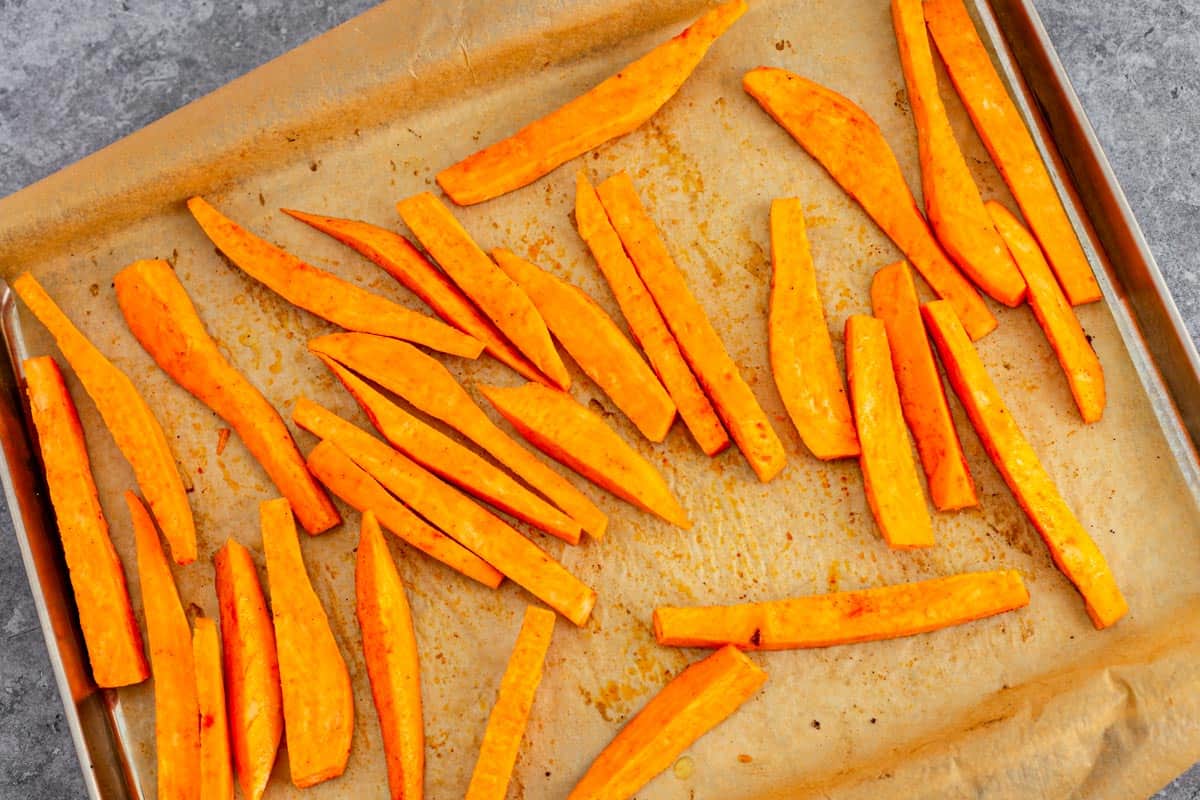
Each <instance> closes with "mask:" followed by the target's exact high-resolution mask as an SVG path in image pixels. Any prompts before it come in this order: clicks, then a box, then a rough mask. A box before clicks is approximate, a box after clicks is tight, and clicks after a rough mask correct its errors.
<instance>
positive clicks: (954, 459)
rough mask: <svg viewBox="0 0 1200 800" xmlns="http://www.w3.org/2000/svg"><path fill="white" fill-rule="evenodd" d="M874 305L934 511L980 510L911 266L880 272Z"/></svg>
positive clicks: (873, 287) (873, 284) (897, 265)
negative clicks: (928, 333) (935, 359)
mask: <svg viewBox="0 0 1200 800" xmlns="http://www.w3.org/2000/svg"><path fill="white" fill-rule="evenodd" d="M871 306H872V307H873V308H874V310H875V316H876V317H877V318H879V319H880V320H882V321H883V324H884V328H885V329H886V330H887V339H888V347H889V348H891V352H892V366H893V367H894V368H895V371H896V385H897V387H898V388H899V389H900V406H901V408H902V409H903V410H904V420H905V421H906V422H907V423H908V429H909V430H910V431H912V435H913V439H915V440H916V443H917V454H918V455H920V457H921V466H922V467H923V468H924V470H925V478H926V480H927V481H928V482H929V496H930V497H931V498H932V499H933V504H934V506H935V507H937V508H938V510H940V511H950V510H952V509H957V508H969V507H971V506H976V505H979V497H978V496H977V495H976V493H975V481H974V480H972V478H971V470H970V468H969V467H968V466H967V457H966V456H965V455H963V450H962V442H960V441H959V438H958V431H957V430H956V429H955V427H954V418H953V417H951V416H950V404H949V403H948V402H946V389H945V388H944V387H943V386H942V377H941V375H939V374H938V368H937V363H936V362H935V361H934V360H933V348H932V347H931V346H930V344H929V337H928V336H926V334H925V325H924V323H922V322H921V306H920V302H919V301H918V300H917V287H916V286H915V285H913V279H912V273H910V272H909V271H908V265H907V264H905V263H904V262H903V261H898V262H896V263H895V264H892V265H890V266H887V267H884V268H883V269H881V270H879V271H878V272H876V273H875V278H874V280H872V281H871Z"/></svg>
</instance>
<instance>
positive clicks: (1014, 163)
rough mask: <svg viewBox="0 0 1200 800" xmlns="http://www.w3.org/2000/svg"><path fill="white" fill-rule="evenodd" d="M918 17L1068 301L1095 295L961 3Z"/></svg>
mask: <svg viewBox="0 0 1200 800" xmlns="http://www.w3.org/2000/svg"><path fill="white" fill-rule="evenodd" d="M925 21H926V23H928V25H929V32H930V33H931V34H933V41H934V44H936V45H937V49H938V52H939V53H941V54H942V60H943V61H945V62H946V71H947V72H949V73H950V81H951V82H952V83H953V84H954V88H955V90H956V91H957V92H958V96H959V97H960V98H962V101H963V105H964V106H966V107H967V114H968V115H970V117H971V122H972V123H974V125H975V130H976V131H978V132H979V138H980V139H982V140H983V144H984V146H985V147H987V150H988V153H990V154H991V156H992V161H994V162H996V166H997V167H998V168H999V170H1000V174H1001V175H1003V176H1004V181H1005V183H1007V184H1008V188H1009V189H1010V190H1012V194H1013V197H1014V198H1016V200H1017V205H1019V206H1020V207H1021V213H1022V214H1024V215H1025V219H1027V220H1028V221H1029V227H1031V228H1032V229H1033V232H1034V234H1035V235H1036V236H1037V238H1038V241H1039V242H1040V243H1041V245H1042V247H1043V249H1045V251H1046V255H1047V257H1048V258H1049V260H1050V264H1051V266H1053V267H1054V274H1055V275H1057V276H1058V282H1059V283H1061V284H1062V287H1063V291H1065V292H1066V294H1067V297H1068V298H1070V300H1071V305H1075V306H1077V305H1079V304H1081V303H1091V302H1094V301H1096V300H1099V299H1100V297H1101V294H1100V285H1099V284H1098V283H1096V277H1095V276H1094V275H1093V274H1092V268H1091V265H1090V264H1088V260H1087V256H1085V255H1084V254H1083V248H1082V247H1081V246H1080V244H1079V238H1078V237H1077V236H1076V235H1075V229H1074V227H1073V226H1072V225H1071V220H1070V219H1068V218H1067V212H1066V210H1065V209H1064V208H1063V204H1062V200H1061V199H1060V198H1059V196H1058V192H1057V190H1056V189H1055V188H1054V182H1053V181H1052V180H1051V178H1050V173H1049V172H1048V171H1047V170H1046V165H1045V164H1044V163H1043V162H1042V156H1041V154H1040V153H1039V152H1038V149H1037V145H1036V144H1034V142H1033V137H1032V136H1030V134H1029V129H1028V128H1026V127H1025V121H1024V120H1023V119H1021V112H1020V111H1018V110H1017V107H1016V105H1015V104H1014V103H1013V100H1012V98H1011V97H1010V96H1009V94H1008V90H1007V89H1006V88H1005V87H1004V82H1003V80H1001V78H1000V75H999V74H998V73H997V72H996V68H995V67H993V66H992V60H991V58H990V57H989V56H988V52H987V50H986V49H985V48H984V46H983V42H981V41H980V40H979V35H978V34H977V33H976V32H975V25H974V24H973V23H972V22H971V17H970V16H969V15H968V14H967V9H966V8H965V7H964V6H963V4H962V0H925Z"/></svg>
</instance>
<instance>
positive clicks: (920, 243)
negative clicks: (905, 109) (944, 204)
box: [742, 67, 996, 339]
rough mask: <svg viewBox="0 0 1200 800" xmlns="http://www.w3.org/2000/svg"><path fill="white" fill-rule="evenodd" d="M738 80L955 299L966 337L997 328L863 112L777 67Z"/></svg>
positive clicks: (941, 293)
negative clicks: (946, 252) (942, 243)
mask: <svg viewBox="0 0 1200 800" xmlns="http://www.w3.org/2000/svg"><path fill="white" fill-rule="evenodd" d="M742 86H743V87H744V88H745V90H746V92H748V93H749V94H750V96H751V97H753V98H754V99H755V100H757V101H758V104H759V105H761V106H762V107H763V110H764V111H766V112H767V113H768V114H770V115H771V117H772V118H774V120H775V121H776V122H778V123H779V124H780V125H781V126H782V127H783V129H784V130H786V131H787V132H788V133H790V134H791V135H792V138H793V139H795V140H796V141H797V142H798V143H799V144H800V146H801V147H803V148H804V149H805V150H807V151H808V154H809V155H810V156H812V157H813V158H814V159H816V160H817V161H818V162H819V163H820V164H821V166H823V167H824V168H825V169H826V170H827V171H828V172H829V175H830V176H831V177H832V178H833V179H834V180H835V181H837V182H838V184H839V185H840V186H841V187H842V188H843V189H844V190H845V191H846V193H847V194H849V195H850V196H851V197H852V198H854V199H855V200H856V201H858V203H859V205H861V206H862V208H863V210H864V211H866V212H867V214H868V216H870V217H871V219H873V220H875V223H876V224H877V225H879V227H880V228H882V229H883V232H884V233H886V234H887V235H888V236H889V237H890V238H891V240H892V241H893V242H895V243H896V246H897V247H899V248H900V249H901V250H902V251H904V254H905V255H906V256H908V260H909V261H911V262H912V263H913V266H915V267H916V268H917V272H920V273H921V277H923V278H924V279H925V281H926V282H927V283H928V284H929V285H930V287H932V289H933V291H934V292H935V293H936V294H937V295H938V297H942V298H945V299H947V300H949V301H950V302H951V303H953V304H954V310H955V312H956V313H957V314H958V315H959V316H960V317H961V318H962V320H963V324H964V325H965V326H966V328H967V331H968V332H969V333H970V334H971V338H972V339H978V338H980V337H982V336H985V335H987V334H988V333H989V332H991V330H992V329H993V328H995V327H996V318H995V317H993V316H992V312H991V311H989V310H988V307H987V304H986V303H985V302H984V301H983V298H982V297H980V296H979V292H977V291H975V287H974V286H972V285H971V284H970V282H968V281H967V279H966V278H965V277H963V274H962V273H961V272H959V271H958V268H957V267H955V266H954V264H953V263H952V262H951V261H950V259H949V258H947V257H946V254H945V252H943V251H942V247H941V245H940V244H938V241H937V239H936V238H934V235H933V232H932V231H931V230H930V229H929V225H928V223H926V222H925V218H924V217H922V216H921V212H920V211H919V210H918V209H917V201H916V200H915V199H914V198H913V196H912V192H911V191H910V190H909V188H908V184H907V183H905V182H904V175H903V173H901V172H900V165H899V164H898V163H896V156H895V154H894V153H893V152H892V148H891V147H889V146H888V143H887V141H886V140H885V139H884V138H883V132H882V131H880V130H879V126H878V125H876V124H875V121H874V120H873V119H871V118H870V117H869V116H867V112H865V111H863V110H862V109H861V108H859V107H858V106H857V105H855V104H854V103H852V102H850V100H848V99H847V98H845V97H843V96H842V95H840V94H838V93H837V92H834V91H832V90H830V89H827V88H825V87H824V86H820V85H818V84H816V83H813V82H812V81H810V80H807V79H805V78H802V77H800V76H799V75H795V74H793V73H791V72H788V71H786V70H782V69H775V68H772V67H759V68H758V69H755V70H751V71H750V72H747V73H746V75H745V77H744V78H743V79H742Z"/></svg>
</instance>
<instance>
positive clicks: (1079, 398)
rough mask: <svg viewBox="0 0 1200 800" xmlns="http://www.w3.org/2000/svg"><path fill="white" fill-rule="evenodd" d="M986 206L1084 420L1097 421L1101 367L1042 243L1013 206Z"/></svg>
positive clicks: (1100, 403) (992, 203) (1102, 390)
mask: <svg viewBox="0 0 1200 800" xmlns="http://www.w3.org/2000/svg"><path fill="white" fill-rule="evenodd" d="M987 210H988V212H989V213H990V214H991V215H992V219H994V220H995V221H996V229H997V230H999V231H1000V234H1001V235H1002V236H1003V237H1004V241H1005V242H1007V243H1008V248H1009V249H1010V250H1011V251H1012V254H1013V258H1015V259H1016V260H1017V266H1018V267H1020V268H1021V274H1022V275H1024V276H1025V282H1026V283H1028V284H1029V307H1030V308H1032V309H1033V316H1034V317H1036V318H1037V321H1038V325H1041V326H1042V330H1043V331H1044V332H1045V334H1046V339H1047V340H1048V341H1049V342H1050V346H1051V347H1053V348H1054V352H1055V354H1056V355H1057V356H1058V363H1059V364H1061V365H1062V369H1063V372H1064V373H1065V374H1066V376H1067V384H1068V385H1069V386H1070V387H1071V394H1072V396H1074V398H1075V405H1076V406H1078V407H1079V415H1080V416H1081V417H1083V421H1084V422H1097V421H1099V420H1100V417H1102V416H1103V415H1104V404H1105V400H1106V397H1105V387H1104V369H1103V368H1102V367H1101V366H1100V359H1099V358H1097V357H1096V351H1095V350H1093V349H1092V343H1091V342H1089V341H1088V338H1087V334H1086V333H1084V331H1083V326H1081V325H1080V324H1079V318H1078V317H1076V316H1075V312H1074V311H1073V310H1072V309H1071V304H1070V303H1069V302H1068V301H1067V298H1066V296H1065V295H1064V294H1063V291H1062V289H1061V288H1059V285H1058V281H1056V280H1055V279H1054V275H1053V273H1051V272H1050V265H1049V264H1047V263H1046V258H1045V256H1043V255H1042V248H1041V247H1039V246H1038V243H1037V240H1036V239H1034V238H1033V236H1032V235H1030V233H1029V231H1027V230H1026V229H1025V226H1024V225H1022V224H1021V222H1020V221H1019V220H1018V219H1017V218H1016V217H1014V216H1013V214H1012V212H1011V211H1009V210H1008V209H1007V208H1005V207H1004V206H1002V205H1001V204H1000V203H997V202H996V201H994V200H989V201H988V204H987Z"/></svg>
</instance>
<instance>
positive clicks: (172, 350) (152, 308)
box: [113, 261, 342, 534]
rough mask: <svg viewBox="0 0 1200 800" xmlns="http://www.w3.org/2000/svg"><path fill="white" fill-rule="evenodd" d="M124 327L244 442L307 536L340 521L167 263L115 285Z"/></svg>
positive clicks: (138, 270)
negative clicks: (283, 497)
mask: <svg viewBox="0 0 1200 800" xmlns="http://www.w3.org/2000/svg"><path fill="white" fill-rule="evenodd" d="M113 284H114V286H115V287H116V290H117V304H118V305H119V306H120V307H121V313H122V314H124V316H125V322H126V323H127V324H128V325H129V329H130V330H131V331H132V332H133V335H134V336H135V337H137V340H138V341H139V342H141V345H142V347H144V348H145V349H146V352H147V353H149V354H150V356H151V357H152V358H153V359H154V360H155V362H157V363H158V365H159V366H160V367H162V369H163V371H164V372H166V373H167V374H168V375H170V376H171V377H172V378H174V379H175V381H176V382H177V383H179V385H180V386H182V387H183V388H185V389H187V390H188V391H189V392H191V393H192V394H193V395H195V396H196V397H197V398H198V399H199V400H200V402H202V403H204V404H205V405H206V406H208V407H209V408H211V409H212V410H213V411H215V412H216V413H217V414H218V415H219V416H220V417H221V418H222V419H224V420H225V421H226V422H228V423H229V424H230V425H231V426H232V427H233V428H234V430H236V431H237V432H238V435H239V436H241V437H242V441H243V442H245V444H246V447H247V449H249V450H250V453H251V454H252V455H253V456H254V457H255V458H256V459H257V460H258V462H259V463H260V464H262V465H263V469H265V470H266V471H267V475H269V476H270V478H271V480H272V481H273V482H274V483H275V486H276V487H278V489H279V491H280V492H281V493H282V494H283V495H284V496H285V497H287V498H288V501H289V502H290V503H291V504H292V508H294V509H295V510H296V517H297V518H298V519H299V520H300V524H301V525H303V526H304V529H305V530H306V531H308V532H309V533H313V534H316V533H321V532H322V531H326V530H328V529H330V528H332V527H333V526H335V525H337V524H338V523H339V522H341V521H342V520H341V517H339V516H338V512H337V509H336V508H334V506H333V503H332V502H331V501H330V499H329V497H328V496H327V495H326V494H325V492H324V491H322V490H321V487H320V486H319V485H318V484H317V482H316V481H315V480H313V477H312V475H310V474H309V472H308V469H307V468H306V467H305V466H304V458H303V457H302V456H301V455H300V451H299V450H298V449H296V443H295V442H294V441H292V435H291V433H290V432H289V431H288V429H287V425H285V424H284V423H283V420H282V419H280V417H279V413H278V412H276V411H275V409H274V408H273V407H272V406H271V404H270V403H269V402H268V401H267V398H265V397H263V395H262V393H261V392H259V391H258V389H256V388H254V386H253V384H251V383H250V381H248V380H246V378H245V377H244V376H243V375H242V374H241V373H240V372H238V371H237V368H236V367H234V366H233V365H232V364H230V363H229V361H228V360H226V358H225V356H223V355H222V354H221V351H220V349H218V347H217V343H216V342H214V341H213V339H212V337H211V336H209V334H208V330H207V329H206V328H205V327H204V323H203V322H202V321H201V320H200V315H199V314H197V313H196V307H195V306H193V305H192V301H191V298H189V297H188V294H187V290H186V289H184V288H183V284H181V283H180V282H179V279H178V278H177V277H176V276H175V270H173V269H171V265H170V264H168V263H167V262H165V261H135V262H134V263H132V264H130V265H129V266H128V267H126V268H125V269H123V270H121V271H120V272H118V273H117V276H116V278H115V280H114V281H113Z"/></svg>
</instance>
